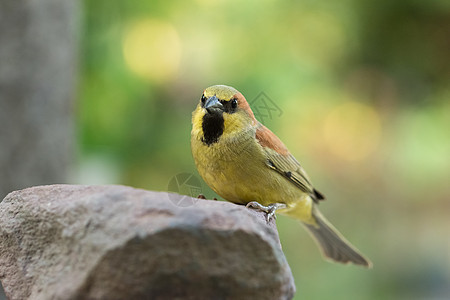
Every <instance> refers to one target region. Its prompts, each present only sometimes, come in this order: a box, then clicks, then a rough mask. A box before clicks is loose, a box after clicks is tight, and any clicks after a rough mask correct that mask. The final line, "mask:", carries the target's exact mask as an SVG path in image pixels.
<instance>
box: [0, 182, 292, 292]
mask: <svg viewBox="0 0 450 300" xmlns="http://www.w3.org/2000/svg"><path fill="white" fill-rule="evenodd" d="M181 197H187V196H180V195H174V194H168V193H163V192H151V191H144V190H139V189H133V188H130V187H124V186H74V185H52V186H41V187H33V188H29V189H25V190H21V191H16V192H13V193H10V194H9V195H8V196H7V197H6V198H5V199H4V200H3V202H2V203H0V280H1V281H2V283H3V286H4V288H5V291H6V295H7V296H8V298H10V299H11V300H14V299H291V298H292V297H293V294H294V291H295V287H294V283H293V278H292V274H291V271H290V269H289V266H288V264H287V262H286V259H285V257H284V255H283V252H282V251H281V247H280V243H279V239H278V234H277V230H276V227H275V223H274V222H273V221H272V222H271V224H269V225H268V224H267V223H266V221H265V219H264V214H263V213H261V212H258V211H255V210H251V209H246V208H245V207H244V206H239V205H234V204H232V203H228V202H221V201H211V200H198V201H197V200H196V199H192V198H190V199H192V201H194V202H195V203H194V202H193V203H194V205H192V206H189V207H180V206H176V205H175V204H173V203H178V202H177V201H178V198H181ZM174 199H175V201H171V200H174Z"/></svg>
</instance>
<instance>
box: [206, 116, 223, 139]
mask: <svg viewBox="0 0 450 300" xmlns="http://www.w3.org/2000/svg"><path fill="white" fill-rule="evenodd" d="M223 127H224V120H223V115H222V114H221V113H216V112H215V113H207V114H205V115H204V116H203V122H202V129H203V137H202V142H203V143H205V144H206V145H208V146H210V145H211V144H214V143H216V142H217V141H218V140H219V138H220V136H221V135H222V133H223Z"/></svg>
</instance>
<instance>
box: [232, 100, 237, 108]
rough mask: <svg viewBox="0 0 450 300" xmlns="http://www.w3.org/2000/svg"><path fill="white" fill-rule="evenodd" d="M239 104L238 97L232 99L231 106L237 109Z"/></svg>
mask: <svg viewBox="0 0 450 300" xmlns="http://www.w3.org/2000/svg"><path fill="white" fill-rule="evenodd" d="M237 105H238V103H237V99H233V100H231V108H233V109H235V108H236V107H237Z"/></svg>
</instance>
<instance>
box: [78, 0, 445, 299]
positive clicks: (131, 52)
mask: <svg viewBox="0 0 450 300" xmlns="http://www.w3.org/2000/svg"><path fill="white" fill-rule="evenodd" d="M83 24H84V25H83V33H84V34H83V35H82V57H81V64H82V66H81V69H82V74H81V84H80V89H79V101H78V104H77V111H78V128H79V131H78V133H79V145H80V146H79V165H80V167H79V172H78V175H77V179H76V180H77V181H79V182H87V183H121V184H127V185H132V186H135V187H141V188H146V189H152V190H167V185H168V182H169V181H170V179H171V178H172V177H173V176H175V175H176V174H178V173H182V172H188V173H193V174H196V175H197V173H196V170H195V166H194V163H193V161H192V158H191V154H190V145H189V144H190V118H191V112H192V111H193V110H194V107H195V106H196V104H197V102H198V100H199V97H200V96H201V93H202V91H203V89H204V88H205V87H207V86H210V85H213V84H227V85H232V86H234V87H236V88H237V89H238V90H240V91H241V92H242V93H243V94H244V95H245V96H246V97H247V100H249V102H250V101H252V100H255V101H256V102H257V101H258V99H255V97H257V95H259V93H260V92H262V91H263V92H264V93H265V95H267V97H269V98H270V99H271V101H273V103H274V104H276V106H278V107H279V108H280V109H281V111H282V115H281V116H277V115H274V116H273V117H272V118H265V119H264V122H265V124H266V125H267V126H269V127H270V128H271V129H273V131H274V132H276V133H277V134H278V135H279V136H280V138H282V140H283V141H284V142H285V144H286V145H287V146H288V147H289V148H290V150H291V152H292V153H293V154H294V155H295V156H296V157H297V158H298V159H299V160H300V161H301V162H302V163H303V165H304V166H305V168H306V170H308V172H309V173H310V176H311V177H312V178H313V180H314V182H315V184H316V186H317V187H318V189H319V190H321V191H322V192H323V193H324V194H325V195H327V197H328V199H329V200H328V201H326V202H324V203H323V204H321V209H322V210H323V211H324V213H325V214H326V215H328V216H329V218H330V219H331V220H332V221H333V223H335V224H336V226H337V227H338V228H340V230H341V231H342V232H343V233H345V235H346V236H347V237H348V238H349V239H350V240H351V241H352V242H353V243H354V244H355V245H357V246H358V247H359V248H360V249H361V250H362V251H363V252H364V253H366V254H367V255H368V256H369V257H370V258H371V259H372V260H373V262H374V269H373V270H371V271H367V270H362V269H360V268H357V267H353V266H340V265H335V264H328V263H325V262H323V261H322V260H321V258H320V253H319V251H318V250H317V248H316V246H315V245H314V244H313V242H312V241H311V239H310V238H309V237H308V236H307V234H306V232H305V231H304V230H303V229H302V228H301V226H300V225H299V224H297V222H295V221H293V220H289V219H286V218H283V217H280V218H279V219H278V226H279V230H280V235H281V239H282V244H283V247H284V251H285V253H286V255H287V258H288V261H289V262H290V265H291V268H292V271H293V273H294V276H295V280H296V284H297V289H298V293H297V297H296V299H444V298H445V299H448V297H450V290H449V285H448V283H449V282H450V274H449V273H450V248H449V247H450V240H449V239H450V234H449V228H450V218H449V212H450V205H449V201H448V199H449V198H450V185H449V183H448V182H449V178H450V134H449V128H450V101H449V100H450V88H449V87H450V38H449V37H450V2H449V1H444V0H431V1H417V0H397V1H389V0H382V1H356V0H344V1H339V2H333V1H275V0H263V1H247V2H239V1H236V0H235V1H224V0H216V1H214V0H197V1H137V0H129V1H116V2H111V1H106V0H96V1H87V0H86V1H84V22H83ZM197 176H198V175H197ZM203 191H204V194H206V196H207V197H214V196H215V195H214V193H213V192H212V191H211V190H210V189H209V188H208V187H206V185H204V186H203Z"/></svg>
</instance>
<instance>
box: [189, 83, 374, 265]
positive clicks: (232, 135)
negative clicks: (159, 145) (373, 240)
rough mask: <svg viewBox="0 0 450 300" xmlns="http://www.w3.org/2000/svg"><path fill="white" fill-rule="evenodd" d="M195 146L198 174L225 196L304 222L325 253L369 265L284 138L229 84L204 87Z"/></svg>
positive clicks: (194, 126) (193, 135) (193, 137)
mask: <svg viewBox="0 0 450 300" xmlns="http://www.w3.org/2000/svg"><path fill="white" fill-rule="evenodd" d="M191 149H192V155H193V157H194V160H195V164H196V166H197V169H198V172H199V173H200V175H201V176H202V177H203V179H204V180H205V181H206V183H207V184H208V185H209V186H210V187H211V188H212V189H213V190H214V191H215V192H216V193H217V194H218V195H220V196H222V197H223V198H224V199H226V200H228V201H231V202H234V203H238V204H244V205H247V206H251V207H254V208H258V209H261V210H264V211H265V212H266V213H267V219H268V220H270V218H271V217H273V216H274V214H275V211H277V212H279V213H280V214H284V215H287V216H290V217H293V218H295V219H298V220H300V221H301V222H302V223H303V224H304V225H305V227H306V228H307V229H308V230H309V232H310V233H311V234H312V236H313V237H314V238H315V240H316V241H317V243H318V245H319V246H320V248H321V250H322V253H323V255H324V256H325V257H327V258H329V259H332V260H334V261H337V262H341V263H349V262H351V263H354V264H357V265H363V266H366V267H370V266H371V262H370V261H369V260H368V259H367V258H365V257H364V256H363V255H362V254H361V253H360V252H359V251H358V250H357V249H356V248H355V247H354V246H352V245H351V244H350V242H348V241H347V240H346V239H345V238H344V237H343V236H342V235H341V234H340V233H339V232H338V231H337V230H336V229H335V228H334V227H333V225H331V224H330V223H329V222H328V221H327V220H326V219H325V217H324V216H323V215H322V214H321V213H320V211H319V209H318V208H317V204H318V202H319V201H320V200H322V199H324V196H323V195H322V194H321V193H319V192H318V191H317V190H316V189H315V188H314V187H313V185H312V183H311V180H310V179H309V177H308V175H307V174H306V172H305V171H304V170H303V168H302V167H301V166H300V164H299V163H298V161H297V160H296V159H295V158H294V156H292V154H291V153H290V152H289V150H288V149H287V148H286V146H285V145H284V144H283V143H282V142H281V140H280V139H279V138H278V137H277V136H276V135H275V134H274V133H272V131H270V130H269V129H268V128H267V127H265V126H264V125H262V124H261V123H260V122H258V121H257V120H256V119H255V116H254V114H253V112H252V110H251V109H250V106H249V105H248V103H247V101H246V100H245V98H244V96H243V95H242V94H241V93H240V92H239V91H237V90H236V89H234V88H233V87H230V86H226V85H215V86H211V87H208V88H207V89H205V90H204V91H203V95H202V96H201V99H200V103H199V104H198V106H197V108H196V109H195V111H194V112H193V113H192V132H191Z"/></svg>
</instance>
